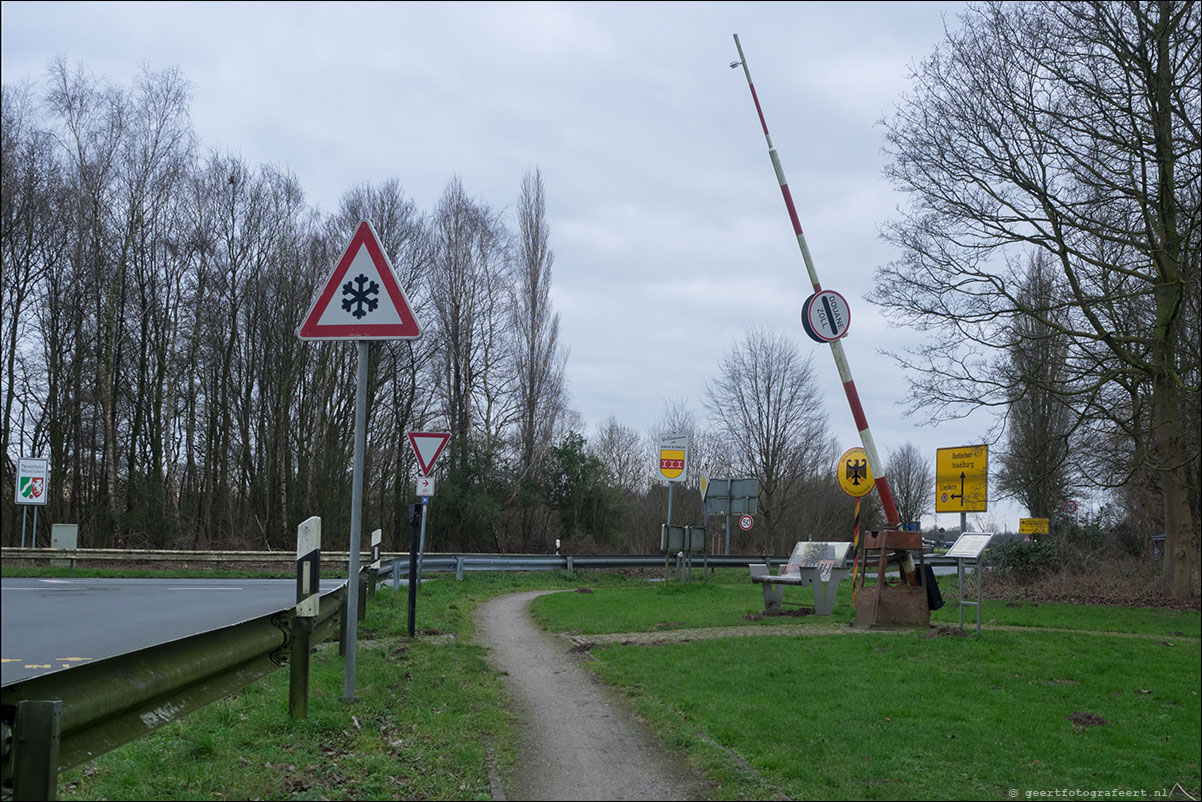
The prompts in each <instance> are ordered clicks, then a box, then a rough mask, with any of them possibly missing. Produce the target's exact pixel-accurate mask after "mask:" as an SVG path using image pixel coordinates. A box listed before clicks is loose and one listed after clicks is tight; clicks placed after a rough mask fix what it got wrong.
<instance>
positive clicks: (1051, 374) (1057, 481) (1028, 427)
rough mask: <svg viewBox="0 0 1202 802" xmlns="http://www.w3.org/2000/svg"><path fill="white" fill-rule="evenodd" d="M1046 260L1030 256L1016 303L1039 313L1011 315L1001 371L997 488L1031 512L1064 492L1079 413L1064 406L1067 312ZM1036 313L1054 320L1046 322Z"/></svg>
mask: <svg viewBox="0 0 1202 802" xmlns="http://www.w3.org/2000/svg"><path fill="white" fill-rule="evenodd" d="M1053 270H1054V267H1053V265H1052V262H1051V259H1050V258H1048V256H1047V255H1046V253H1044V252H1036V253H1035V254H1034V255H1033V256H1032V257H1031V259H1030V262H1029V264H1028V268H1027V275H1026V277H1025V284H1024V287H1023V288H1022V289H1021V290H1019V293H1018V296H1019V299H1020V302H1021V303H1022V304H1023V305H1024V306H1025V307H1027V308H1029V309H1034V310H1038V311H1039V316H1038V317H1035V316H1024V317H1018V318H1015V319H1014V320H1013V321H1012V322H1011V332H1012V335H1011V336H1012V342H1011V343H1010V344H1009V346H1008V347H1007V348H1006V349H1005V356H1004V357H1003V359H1005V361H1006V364H1005V366H1003V368H1002V370H1003V375H1009V377H1010V378H1009V380H1008V383H1009V384H1010V385H1011V390H1010V405H1009V408H1008V411H1007V426H1006V435H1007V448H1006V449H1005V450H1004V451H1003V452H1002V454H1001V457H1000V459H999V462H1000V470H999V471H998V475H997V485H998V488H999V489H1000V490H1001V491H1002V492H1003V493H1006V494H1009V495H1013V496H1014V497H1015V498H1017V499H1018V500H1019V501H1020V502H1021V503H1022V504H1023V505H1024V506H1025V507H1026V508H1027V510H1028V511H1029V513H1030V514H1031V515H1032V516H1034V517H1036V518H1054V517H1056V514H1057V512H1058V511H1059V509H1060V502H1062V501H1063V500H1064V499H1066V498H1068V497H1069V491H1070V487H1071V485H1070V476H1069V475H1070V462H1069V458H1070V455H1071V452H1072V449H1071V445H1070V441H1071V438H1072V436H1073V433H1074V431H1075V429H1076V425H1077V421H1078V415H1077V414H1076V413H1075V412H1074V411H1073V409H1072V407H1071V406H1070V405H1069V401H1068V399H1067V398H1066V395H1067V394H1068V392H1069V391H1070V389H1071V388H1069V387H1068V386H1067V385H1068V382H1069V376H1068V368H1067V360H1068V356H1069V353H1068V343H1067V341H1066V339H1065V338H1064V337H1063V336H1062V335H1061V334H1060V331H1061V330H1062V329H1063V327H1064V323H1065V320H1064V318H1065V315H1064V313H1063V311H1062V310H1063V308H1064V306H1063V304H1062V301H1061V300H1060V298H1061V297H1062V293H1060V292H1059V291H1058V290H1057V287H1056V276H1055V274H1054V273H1053ZM1041 318H1043V319H1046V320H1049V321H1052V322H1053V323H1054V325H1047V324H1045V323H1044V322H1043V320H1041Z"/></svg>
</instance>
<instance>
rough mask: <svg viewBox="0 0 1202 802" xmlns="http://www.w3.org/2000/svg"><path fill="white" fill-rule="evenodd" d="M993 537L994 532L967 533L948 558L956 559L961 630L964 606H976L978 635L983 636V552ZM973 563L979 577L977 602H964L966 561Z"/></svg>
mask: <svg viewBox="0 0 1202 802" xmlns="http://www.w3.org/2000/svg"><path fill="white" fill-rule="evenodd" d="M992 537H993V533H992V532H966V533H964V534H961V535H960V537H958V538H956V542H955V543H953V544H952V547H951V548H950V549H948V550H947V556H948V557H955V558H956V579H957V580H958V581H959V584H960V629H961V630H963V629H964V605H966V604H970V605H976V608H977V634H978V635H980V634H981V598H982V596H981V585H982V584H983V580H984V577H982V576H981V552H983V551H984V550H985V547H986V546H988V545H989V540H990V538H992ZM965 560H972V561H973V565H974V567H973V573H974V574H975V575H976V577H977V600H976V601H975V602H972V601H964V561H965Z"/></svg>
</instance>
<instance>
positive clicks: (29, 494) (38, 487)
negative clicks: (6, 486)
mask: <svg viewBox="0 0 1202 802" xmlns="http://www.w3.org/2000/svg"><path fill="white" fill-rule="evenodd" d="M15 490H16V492H15V498H14V499H13V500H14V501H15V502H16V503H17V504H20V505H22V506H23V508H24V509H22V510H21V548H25V514H26V513H27V512H28V511H29V507H30V506H32V507H33V536H32V537H31V538H30V539H29V545H30V546H32V547H36V546H37V545H38V543H37V540H38V507H42V506H45V504H46V499H47V497H48V496H49V495H50V493H49V490H50V460H48V459H37V458H34V457H21V458H19V459H18V460H17V481H16V483H15Z"/></svg>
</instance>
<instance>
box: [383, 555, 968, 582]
mask: <svg viewBox="0 0 1202 802" xmlns="http://www.w3.org/2000/svg"><path fill="white" fill-rule="evenodd" d="M676 559H677V558H676V556H675V555H669V562H670V563H671V565H672V567H673V570H674V569H675V565H676ZM694 559H695V560H698V559H700V555H694ZM925 559H926V563H927V565H932V566H944V567H947V566H953V567H954V566H955V565H956V559H955V558H954V557H944V556H942V555H930V554H928V555H927V556H926V558H925ZM788 561H789V556H788V555H785V556H783V557H781V556H777V557H764V556H762V555H759V554H751V555H747V554H744V555H713V554H711V555H709V557H708V558H706V562H707V564H708V566H709V567H710V568H747V566H749V565H751V564H752V563H758V564H760V565H763V564H767V565H768V566H769V568H771V567H774V566H775V567H779V566H782V565H784V564H785V563H787V562H788ZM663 565H664V556H663V555H662V554H658V555H637V554H611V555H605V554H577V555H561V554H427V555H425V556H424V557H423V558H422V568H421V574H422V576H423V577H424V576H426V575H427V574H433V573H450V572H454V573H455V576H456V578H457V579H462V578H463V573H464V572H465V571H567V572H569V573H572V572H573V571H575V570H576V569H578V568H594V569H604V568H662V567H663ZM393 571H396V572H398V573H397V576H399V577H406V578H407V577H408V576H409V558H408V557H407V556H405V557H404V558H401V557H397V558H394V559H392V560H391V561H389V562H386V563H384V564H383V565H382V566H381V568H380V575H381V576H386V575H388V576H390V575H392V573H393Z"/></svg>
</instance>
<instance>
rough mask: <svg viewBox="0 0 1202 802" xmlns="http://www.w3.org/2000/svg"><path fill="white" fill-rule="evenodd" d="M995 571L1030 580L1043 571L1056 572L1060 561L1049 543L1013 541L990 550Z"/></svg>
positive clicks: (990, 558)
mask: <svg viewBox="0 0 1202 802" xmlns="http://www.w3.org/2000/svg"><path fill="white" fill-rule="evenodd" d="M989 561H990V565H992V566H993V569H994V570H995V571H997V572H998V573H1000V574H1004V575H1006V576H1008V577H1010V578H1013V579H1020V580H1021V579H1028V578H1032V577H1034V576H1035V575H1036V574H1038V573H1040V572H1043V571H1056V570H1057V569H1058V568H1059V562H1060V561H1059V560H1058V559H1057V557H1056V552H1055V549H1054V548H1053V546H1052V544H1050V543H1048V542H1047V541H1034V542H1029V543H1028V542H1024V541H1021V540H1011V541H1008V542H1005V543H1000V544H998V545H996V546H990V548H989Z"/></svg>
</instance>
